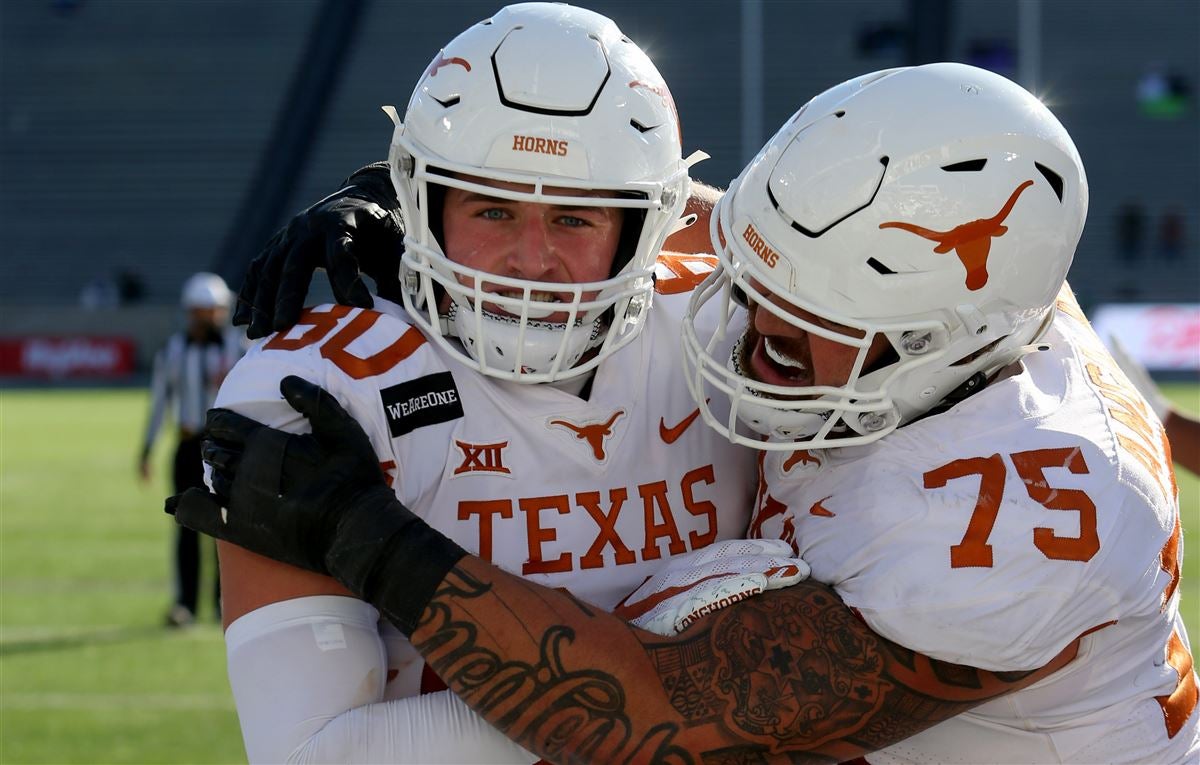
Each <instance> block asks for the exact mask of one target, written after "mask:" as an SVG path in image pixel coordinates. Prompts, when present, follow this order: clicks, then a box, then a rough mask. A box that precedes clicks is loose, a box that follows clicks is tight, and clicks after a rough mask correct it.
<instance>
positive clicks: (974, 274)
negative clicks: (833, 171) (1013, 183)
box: [879, 181, 1033, 291]
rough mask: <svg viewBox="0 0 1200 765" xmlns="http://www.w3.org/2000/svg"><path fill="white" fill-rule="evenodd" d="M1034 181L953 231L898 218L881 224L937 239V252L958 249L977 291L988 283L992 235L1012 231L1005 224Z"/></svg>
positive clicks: (957, 253)
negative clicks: (990, 211)
mask: <svg viewBox="0 0 1200 765" xmlns="http://www.w3.org/2000/svg"><path fill="white" fill-rule="evenodd" d="M1032 185H1033V181H1025V182H1024V183H1022V184H1021V185H1020V186H1018V187H1017V188H1016V190H1015V191H1013V193H1012V195H1011V196H1009V198H1008V201H1007V202H1005V203H1004V207H1001V208H1000V212H998V213H996V214H995V215H993V216H992V217H990V218H979V219H977V220H973V221H970V222H968V223H963V224H962V225H960V226H955V227H954V228H952V229H950V230H949V231H934V230H932V229H928V228H922V227H921V226H915V225H913V224H912V223H904V222H903V221H896V220H893V221H887V222H886V223H880V224H879V227H880V228H898V229H902V230H904V231H907V232H909V233H911V234H916V235H917V236H920V237H924V238H925V239H929V240H931V241H934V242H937V243H938V246H937V247H934V248H933V251H934V252H937V253H945V252H950V250H954V254H955V255H958V259H959V261H961V262H962V264H963V267H964V268H966V269H967V289H969V290H971V291H974V290H977V289H979V288H981V287H983V285H985V284H987V280H988V272H987V259H988V255H989V254H990V253H991V251H992V237H1000V236H1004V234H1005V233H1006V232H1007V231H1008V226H1004V225H1001V224H1002V223H1004V220H1005V219H1006V218H1007V217H1008V214H1009V213H1010V212H1012V209H1013V206H1014V205H1016V203H1017V197H1019V196H1021V192H1023V191H1025V189H1027V188H1029V187H1030V186H1032Z"/></svg>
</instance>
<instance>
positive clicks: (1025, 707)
mask: <svg viewBox="0 0 1200 765" xmlns="http://www.w3.org/2000/svg"><path fill="white" fill-rule="evenodd" d="M1072 303H1073V301H1072ZM1060 307H1061V308H1062V309H1064V310H1062V311H1061V312H1060V314H1059V316H1058V317H1057V319H1056V320H1055V322H1054V325H1053V327H1052V329H1051V331H1050V333H1049V335H1048V337H1047V338H1046V339H1045V341H1046V342H1047V343H1048V344H1049V345H1050V346H1051V349H1050V350H1048V351H1044V352H1041V353H1036V354H1034V355H1031V356H1028V357H1026V358H1025V360H1024V369H1023V371H1021V372H1020V373H1019V374H1015V375H1013V376H1011V377H1008V378H1006V379H1000V380H998V381H995V382H993V383H992V384H991V385H989V386H988V387H987V388H985V389H984V390H983V391H981V392H980V393H978V394H976V395H974V396H972V397H970V398H968V399H966V400H965V401H962V402H960V403H959V404H957V405H956V406H954V407H953V408H951V409H949V410H948V411H946V412H944V413H941V414H938V415H935V416H932V417H929V418H927V419H924V420H920V421H917V422H915V423H912V424H910V425H907V426H905V427H904V428H901V429H900V430H898V431H896V432H895V433H892V434H891V435H889V436H887V437H886V438H884V439H882V440H880V441H878V442H876V443H874V444H870V445H867V446H862V447H849V448H845V449H830V450H822V451H814V452H811V453H809V452H796V453H792V454H788V453H780V452H772V453H770V454H769V455H767V456H766V457H765V458H764V463H763V471H764V481H765V490H764V491H763V492H762V493H761V495H760V498H759V501H758V507H757V511H756V515H755V518H754V520H753V521H752V522H751V533H750V536H752V537H753V536H762V537H779V538H783V539H787V540H788V541H791V542H792V543H793V545H794V547H795V548H796V549H797V551H798V552H799V555H800V556H801V557H802V558H804V560H805V561H807V562H808V563H809V564H810V565H811V566H812V576H813V578H814V579H816V580H818V581H821V582H824V583H827V584H829V585H831V586H832V587H833V588H834V589H835V590H836V591H837V592H838V594H839V595H841V596H842V598H843V599H844V600H845V602H846V604H847V605H849V606H851V607H852V608H854V609H856V610H857V611H858V612H859V613H860V614H861V616H862V618H863V619H864V620H865V621H866V623H867V624H868V625H869V626H870V627H871V628H872V629H873V630H875V631H876V632H877V633H879V634H880V635H882V636H884V637H886V638H888V639H890V640H893V641H895V642H896V643H899V644H900V645H903V646H905V647H907V648H910V649H913V650H916V651H919V652H921V653H924V654H927V655H929V656H932V657H934V658H937V659H942V660H945V661H950V662H955V663H959V664H966V665H970V666H974V667H980V668H983V669H988V670H995V671H1002V670H1028V669H1032V668H1036V667H1040V666H1042V665H1044V664H1046V663H1047V662H1049V661H1050V660H1051V659H1052V658H1054V657H1055V656H1056V655H1057V654H1058V653H1059V652H1060V651H1062V650H1063V649H1064V648H1065V647H1066V646H1067V645H1069V644H1070V643H1071V642H1072V641H1074V640H1075V639H1076V638H1078V637H1080V636H1082V635H1086V637H1084V638H1083V640H1082V641H1081V645H1080V648H1079V653H1078V655H1077V657H1076V658H1075V660H1074V661H1072V662H1071V663H1069V664H1068V665H1067V666H1066V667H1064V668H1063V669H1061V670H1059V671H1058V672H1056V673H1054V674H1053V675H1051V676H1050V677H1048V678H1046V679H1044V680H1042V681H1040V682H1038V683H1036V684H1035V685H1032V686H1030V687H1029V688H1027V689H1025V690H1022V691H1018V692H1016V693H1012V694H1009V695H1007V696H1005V697H1003V698H1000V699H997V700H994V701H992V702H989V703H987V704H985V705H982V706H979V707H977V708H975V709H973V710H971V711H970V712H967V713H965V714H962V715H959V716H958V717H955V718H952V719H951V720H948V721H946V722H943V723H941V724H940V725H937V726H935V727H933V728H931V729H929V730H927V731H925V732H924V733H921V734H918V735H916V736H914V737H912V738H910V739H908V740H906V741H903V742H901V743H900V744H897V745H895V746H893V747H890V748H888V749H885V750H883V751H881V752H877V753H874V754H871V755H869V756H868V758H867V759H868V760H869V761H870V762H871V763H901V762H905V763H907V762H921V763H933V762H936V763H982V762H987V763H1043V762H1055V763H1062V762H1069V763H1101V762H1103V763H1115V762H1153V763H1174V762H1197V761H1198V759H1197V758H1198V757H1200V728H1198V725H1197V718H1198V717H1200V713H1197V711H1196V709H1195V707H1196V700H1197V683H1196V675H1195V673H1194V669H1193V666H1192V657H1191V654H1190V649H1189V646H1188V638H1187V634H1186V632H1185V630H1184V627H1183V622H1182V620H1181V619H1180V617H1179V613H1178V605H1179V599H1180V593H1179V591H1178V589H1177V585H1178V584H1179V575H1180V562H1181V560H1182V553H1183V548H1182V540H1181V538H1180V523H1179V506H1178V496H1177V491H1176V488H1175V479H1174V475H1173V473H1172V470H1171V467H1170V464H1171V463H1170V458H1169V456H1168V454H1169V452H1168V447H1167V446H1166V439H1165V434H1164V432H1163V429H1162V426H1161V424H1160V423H1159V422H1158V421H1157V420H1156V419H1155V418H1154V416H1153V414H1151V413H1150V411H1149V409H1148V407H1147V405H1146V403H1145V401H1144V400H1143V399H1142V398H1141V397H1140V396H1139V395H1138V393H1137V392H1136V391H1135V390H1134V389H1133V388H1132V386H1131V385H1130V384H1129V383H1128V381H1127V380H1126V379H1125V377H1124V376H1123V374H1122V373H1121V372H1120V370H1119V369H1118V367H1117V366H1116V364H1115V363H1113V362H1112V360H1111V358H1109V356H1108V353H1107V351H1106V350H1105V349H1104V348H1103V346H1102V345H1101V343H1100V341H1099V339H1098V338H1097V337H1096V335H1095V333H1094V332H1092V330H1091V328H1090V327H1089V326H1088V325H1087V322H1086V320H1085V319H1084V318H1083V316H1082V314H1081V313H1078V311H1077V306H1072V305H1061V304H1060Z"/></svg>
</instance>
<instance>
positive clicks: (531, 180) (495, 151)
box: [385, 3, 689, 383]
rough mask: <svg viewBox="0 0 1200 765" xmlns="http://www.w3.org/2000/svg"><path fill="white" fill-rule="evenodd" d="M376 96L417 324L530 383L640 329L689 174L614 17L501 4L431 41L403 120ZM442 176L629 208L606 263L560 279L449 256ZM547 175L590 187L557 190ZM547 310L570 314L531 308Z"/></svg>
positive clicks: (555, 376) (659, 101) (611, 347)
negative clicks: (600, 276)
mask: <svg viewBox="0 0 1200 765" xmlns="http://www.w3.org/2000/svg"><path fill="white" fill-rule="evenodd" d="M385 110H388V111H389V114H390V115H391V116H392V118H393V120H394V121H395V122H396V128H395V132H394V134H393V137H392V146H391V152H390V154H389V162H390V165H391V175H392V182H393V184H394V185H395V186H396V193H397V195H398V197H399V200H400V207H401V211H402V213H403V215H404V220H405V224H406V233H405V253H404V257H403V259H402V264H401V269H400V278H401V283H402V284H403V286H404V306H405V308H406V309H407V310H408V312H409V313H410V314H411V317H412V319H413V320H414V321H415V322H416V323H417V324H419V325H420V326H421V328H422V329H424V330H425V331H426V333H427V335H428V336H429V337H431V338H433V339H434V340H435V341H436V342H437V343H439V344H440V345H441V346H442V347H443V348H445V349H446V350H447V351H449V352H450V353H452V354H454V355H455V356H457V357H458V358H460V359H461V360H462V361H463V362H464V363H467V364H469V365H471V366H472V367H474V368H475V369H478V370H479V371H480V372H482V373H483V374H486V375H490V376H494V377H500V378H504V379H509V380H516V381H520V382H533V383H538V382H549V381H554V380H562V379H566V378H570V377H576V376H578V375H581V374H583V373H585V372H587V371H589V370H591V369H593V368H594V367H595V366H596V365H597V364H599V363H600V361H601V360H603V359H604V358H605V357H606V356H608V355H610V354H612V353H614V352H615V351H616V350H617V349H618V348H620V347H622V346H623V345H625V344H626V343H628V342H629V341H631V340H632V339H633V338H634V337H635V336H636V335H637V333H638V332H639V331H640V329H641V327H642V323H643V320H644V318H645V316H646V313H647V309H649V307H650V301H651V299H652V297H653V294H654V291H653V281H652V279H651V273H652V270H653V266H654V259H655V257H656V256H657V254H658V251H659V249H660V248H661V246H662V243H663V240H664V239H666V237H667V235H668V234H669V233H670V231H671V230H673V228H674V227H675V225H676V224H677V222H678V221H679V218H680V213H681V211H682V209H683V205H684V202H685V201H686V199H687V196H688V189H689V181H688V173H687V165H686V164H685V162H684V160H683V159H682V156H681V149H680V132H679V118H678V116H677V115H676V113H675V106H674V102H673V101H672V99H671V94H670V92H669V91H668V90H667V86H666V83H665V82H664V81H663V78H662V76H661V75H660V74H659V73H658V70H657V69H655V67H654V64H653V63H651V61H650V59H649V58H648V57H647V56H646V54H645V53H644V52H642V50H641V49H640V48H639V47H638V46H637V45H635V44H634V43H633V42H631V41H630V40H629V38H627V37H625V36H624V35H622V34H621V31H620V30H619V29H618V28H617V26H616V24H614V23H613V22H612V21H611V20H610V19H608V18H605V17H604V16H601V15H599V14H597V13H593V12H591V11H587V10H584V9H581V8H574V7H571V6H569V5H562V4H552V3H524V4H520V5H511V6H508V7H506V8H503V9H501V10H500V11H499V12H498V13H497V14H496V15H495V16H493V17H491V18H490V19H487V20H485V21H482V22H480V23H479V24H476V25H475V26H473V27H471V28H470V29H468V30H467V31H465V32H463V33H462V34H461V35H459V36H458V37H456V38H455V39H454V40H453V41H451V42H450V43H449V44H448V45H447V46H446V47H445V48H444V49H443V50H442V51H441V52H439V53H438V55H437V57H436V58H435V59H434V60H433V62H432V63H431V64H430V65H429V68H428V69H427V70H426V72H425V74H424V75H423V76H422V78H421V81H420V82H419V83H418V84H417V88H416V90H415V91H413V95H412V98H411V100H410V101H409V103H408V110H407V112H406V114H405V116H404V121H403V123H401V122H400V120H399V119H397V117H396V115H395V110H390V107H385ZM485 180H490V181H502V182H510V183H519V184H524V185H527V186H528V187H529V190H527V191H525V190H518V191H510V190H507V189H503V190H502V189H498V188H495V187H494V186H489V185H486V184H484V183H483V182H482V181H485ZM447 187H454V188H459V189H465V190H468V191H473V192H478V193H481V194H485V195H488V196H493V197H500V198H505V199H514V200H518V201H527V202H535V203H548V204H566V205H594V206H607V207H620V208H625V217H624V223H623V226H622V233H621V245H620V246H619V248H618V249H619V251H618V253H617V258H616V262H615V263H614V268H613V273H612V274H611V276H610V278H608V279H606V280H604V281H600V282H592V283H570V284H559V283H548V282H537V281H530V280H527V279H521V278H512V277H511V276H507V275H504V274H491V273H486V272H483V271H479V270H476V269H471V268H467V267H464V266H462V265H460V264H457V263H455V262H453V261H451V260H450V259H449V258H447V257H446V255H445V254H444V252H443V249H442V242H441V241H440V232H441V219H440V217H441V213H440V210H441V199H442V196H443V195H444V191H445V189H446V188H447ZM545 187H561V188H569V189H584V190H591V191H595V192H598V193H597V195H596V196H582V197H579V196H569V197H568V196H554V195H552V194H548V193H546V191H545ZM601 194H605V195H601ZM547 292H554V293H555V294H556V295H563V294H564V293H565V294H567V295H572V296H573V298H570V299H554V300H550V299H547V298H546V297H545V293H547ZM593 295H594V297H593ZM443 296H448V297H449V301H446V300H443V299H442V298H443ZM447 302H448V303H449V309H448V310H446V303H447ZM439 304H441V306H442V309H441V310H439ZM485 304H487V305H489V306H498V307H499V308H500V309H502V311H503V313H495V312H492V311H489V310H486V309H485V307H484V306H485ZM554 313H558V314H565V315H566V316H567V320H566V321H565V322H563V323H551V322H548V321H544V320H542V319H544V318H545V317H547V316H549V315H550V314H554ZM593 349H594V350H595V353H594V355H593V356H591V357H589V358H586V359H585V360H584V361H583V362H582V363H579V362H580V359H581V358H583V357H584V355H585V354H586V353H588V352H589V351H591V350H593Z"/></svg>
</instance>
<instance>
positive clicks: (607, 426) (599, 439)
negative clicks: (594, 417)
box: [549, 409, 625, 462]
mask: <svg viewBox="0 0 1200 765" xmlns="http://www.w3.org/2000/svg"><path fill="white" fill-rule="evenodd" d="M623 414H625V410H624V409H618V410H617V411H615V412H613V416H612V417H609V418H608V421H607V422H591V423H586V424H584V425H576V424H575V423H573V422H567V421H566V420H550V423H549V424H551V425H561V426H562V427H564V428H566V429H567V430H570V431H571V432H572V433H574V434H575V437H576V438H578V439H580V440H581V441H587V444H588V446H590V447H592V456H593V457H595V458H596V461H597V462H603V461H604V460H606V459H608V457H607V455H605V453H604V439H606V438H608V437H609V436H611V435H612V426H613V423H614V422H616V421H617V418H618V417H620V416H621V415H623Z"/></svg>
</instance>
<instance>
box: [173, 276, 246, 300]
mask: <svg viewBox="0 0 1200 765" xmlns="http://www.w3.org/2000/svg"><path fill="white" fill-rule="evenodd" d="M179 303H180V305H182V306H183V307H184V308H188V309H191V308H228V307H229V306H230V305H232V304H233V293H232V292H230V291H229V287H228V286H226V284H225V280H224V279H222V278H221V277H220V276H217V275H216V274H210V273H208V272H207V271H201V272H199V273H195V274H192V275H191V276H189V277H188V280H187V281H186V282H184V283H183V290H182V291H181V293H180V296H179Z"/></svg>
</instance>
